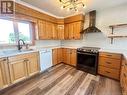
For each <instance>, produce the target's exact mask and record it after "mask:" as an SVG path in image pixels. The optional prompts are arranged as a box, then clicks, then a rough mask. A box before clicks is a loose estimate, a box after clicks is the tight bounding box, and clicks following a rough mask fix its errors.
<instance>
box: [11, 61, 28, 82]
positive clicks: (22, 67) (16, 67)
mask: <svg viewBox="0 0 127 95" xmlns="http://www.w3.org/2000/svg"><path fill="white" fill-rule="evenodd" d="M26 64H27V61H26V60H25V59H21V60H17V61H14V62H9V68H10V75H11V82H12V83H16V82H19V81H21V80H23V79H26V78H27V67H26V66H27V65H26Z"/></svg>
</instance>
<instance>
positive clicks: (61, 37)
mask: <svg viewBox="0 0 127 95" xmlns="http://www.w3.org/2000/svg"><path fill="white" fill-rule="evenodd" d="M57 33H58V38H57V39H59V40H64V25H57Z"/></svg>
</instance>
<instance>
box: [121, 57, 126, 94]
mask: <svg viewBox="0 0 127 95" xmlns="http://www.w3.org/2000/svg"><path fill="white" fill-rule="evenodd" d="M126 64H127V63H126V59H125V58H123V59H122V68H121V76H120V84H121V87H122V92H123V94H125V93H127V74H126V72H127V69H126V68H127V67H126ZM125 95H126V94H125Z"/></svg>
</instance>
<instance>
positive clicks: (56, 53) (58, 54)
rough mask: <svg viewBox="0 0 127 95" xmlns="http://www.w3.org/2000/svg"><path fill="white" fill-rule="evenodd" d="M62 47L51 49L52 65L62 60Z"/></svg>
mask: <svg viewBox="0 0 127 95" xmlns="http://www.w3.org/2000/svg"><path fill="white" fill-rule="evenodd" d="M62 50H63V49H62V48H55V49H53V51H52V59H53V60H52V61H53V65H56V64H59V63H61V62H62V60H63V59H62V56H63V53H62Z"/></svg>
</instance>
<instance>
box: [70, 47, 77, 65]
mask: <svg viewBox="0 0 127 95" xmlns="http://www.w3.org/2000/svg"><path fill="white" fill-rule="evenodd" d="M76 64H77V52H76V49H71V53H70V65H72V66H76Z"/></svg>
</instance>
